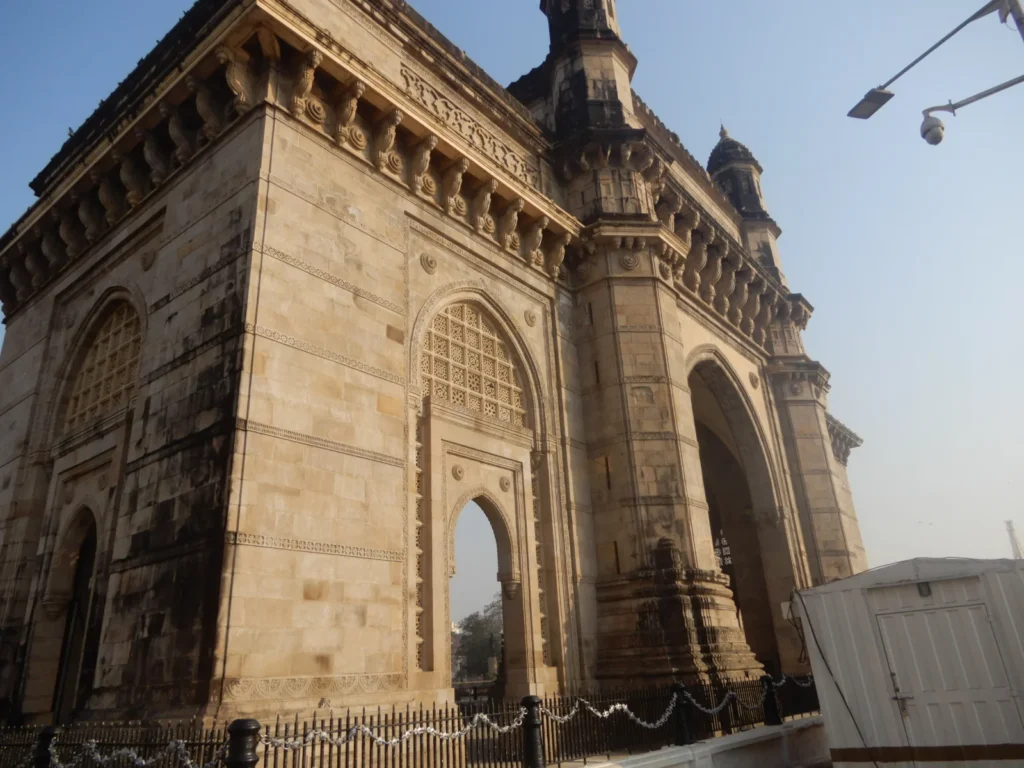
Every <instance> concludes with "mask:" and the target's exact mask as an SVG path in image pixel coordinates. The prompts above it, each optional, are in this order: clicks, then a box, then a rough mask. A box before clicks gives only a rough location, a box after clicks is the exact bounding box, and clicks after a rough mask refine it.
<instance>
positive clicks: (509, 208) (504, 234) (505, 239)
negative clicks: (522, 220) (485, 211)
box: [498, 197, 526, 248]
mask: <svg viewBox="0 0 1024 768" xmlns="http://www.w3.org/2000/svg"><path fill="white" fill-rule="evenodd" d="M525 206H526V202H525V201H524V200H523V198H521V197H517V198H515V199H514V200H512V202H510V203H509V204H508V205H506V206H505V210H504V212H503V213H502V214H501V219H500V220H499V221H498V244H499V245H500V246H501V247H502V248H508V247H509V246H510V245H511V243H512V235H514V234H515V233H516V226H517V225H518V223H519V214H520V213H522V212H523V208H524V207H525Z"/></svg>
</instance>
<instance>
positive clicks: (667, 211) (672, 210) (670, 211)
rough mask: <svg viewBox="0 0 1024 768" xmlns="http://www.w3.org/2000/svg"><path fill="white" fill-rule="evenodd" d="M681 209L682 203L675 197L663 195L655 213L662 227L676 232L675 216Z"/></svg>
mask: <svg viewBox="0 0 1024 768" xmlns="http://www.w3.org/2000/svg"><path fill="white" fill-rule="evenodd" d="M682 208H683V201H682V200H680V199H679V197H678V196H677V195H663V196H662V198H661V200H660V201H659V202H658V205H657V207H656V208H655V212H656V214H657V217H658V221H660V222H661V223H662V224H663V225H664V226H666V227H668V228H669V229H670V230H671V231H672V232H675V230H676V214H677V213H679V211H681V210H682Z"/></svg>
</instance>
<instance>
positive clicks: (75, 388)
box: [50, 288, 145, 439]
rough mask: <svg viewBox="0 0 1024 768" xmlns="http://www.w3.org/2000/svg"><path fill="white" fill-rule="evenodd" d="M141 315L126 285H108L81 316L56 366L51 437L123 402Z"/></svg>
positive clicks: (136, 358)
mask: <svg viewBox="0 0 1024 768" xmlns="http://www.w3.org/2000/svg"><path fill="white" fill-rule="evenodd" d="M144 317H145V313H141V312H139V310H138V305H137V302H136V301H135V299H134V296H133V295H132V294H131V293H130V292H129V291H128V290H126V289H124V288H112V289H110V290H109V291H107V292H106V293H105V294H104V295H103V296H102V297H100V299H99V300H98V301H97V302H96V303H95V304H94V305H93V308H92V310H91V311H90V312H89V313H88V315H87V316H86V317H85V318H83V320H82V322H81V323H80V324H79V327H78V329H77V331H76V332H75V334H74V336H73V337H72V341H71V343H70V344H69V345H68V350H69V351H68V354H67V355H66V357H65V361H64V364H63V366H62V367H61V369H60V370H61V371H62V372H63V376H62V379H61V381H60V382H59V384H58V387H59V388H58V393H59V399H58V401H57V405H58V407H57V408H55V409H54V419H53V424H52V427H51V433H50V434H51V435H52V436H53V438H54V439H58V438H59V437H60V436H61V435H63V434H64V433H65V432H68V431H73V430H75V429H78V428H80V427H83V426H85V425H87V424H89V423H91V422H93V421H95V420H97V419H99V418H102V417H103V416H105V415H108V414H110V413H114V412H116V411H117V410H118V409H120V408H122V407H124V406H125V405H126V404H127V402H128V400H129V399H130V397H131V393H132V391H133V390H134V388H135V385H136V383H137V381H136V380H137V378H138V371H139V363H140V361H141V357H142V342H143V339H144V338H145V328H144Z"/></svg>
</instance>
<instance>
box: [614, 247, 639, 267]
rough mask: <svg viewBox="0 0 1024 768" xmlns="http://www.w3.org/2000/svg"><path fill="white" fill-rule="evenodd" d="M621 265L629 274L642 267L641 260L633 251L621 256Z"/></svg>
mask: <svg viewBox="0 0 1024 768" xmlns="http://www.w3.org/2000/svg"><path fill="white" fill-rule="evenodd" d="M619 264H620V265H621V266H622V268H623V269H624V270H626V271H627V272H632V271H633V270H634V269H636V268H637V267H639V266H640V258H639V257H638V256H637V255H636V254H635V253H632V252H631V251H626V252H625V253H623V254H622V255H621V256H619Z"/></svg>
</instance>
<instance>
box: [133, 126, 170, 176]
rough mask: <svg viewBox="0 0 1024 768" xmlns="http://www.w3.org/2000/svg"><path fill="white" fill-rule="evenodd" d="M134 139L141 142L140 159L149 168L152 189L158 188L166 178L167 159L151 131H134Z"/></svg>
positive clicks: (138, 129) (139, 129)
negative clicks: (141, 158)
mask: <svg viewBox="0 0 1024 768" xmlns="http://www.w3.org/2000/svg"><path fill="white" fill-rule="evenodd" d="M135 137H136V138H137V139H139V141H141V142H142V157H143V159H144V160H145V161H146V165H148V166H149V178H150V181H152V182H153V186H154V187H158V186H160V185H161V184H162V183H163V181H164V179H166V178H167V172H168V167H167V158H166V157H165V156H164V150H163V147H161V146H160V141H159V139H157V137H156V135H155V134H154V133H152V132H151V131H144V130H142V129H141V128H136V129H135Z"/></svg>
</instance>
